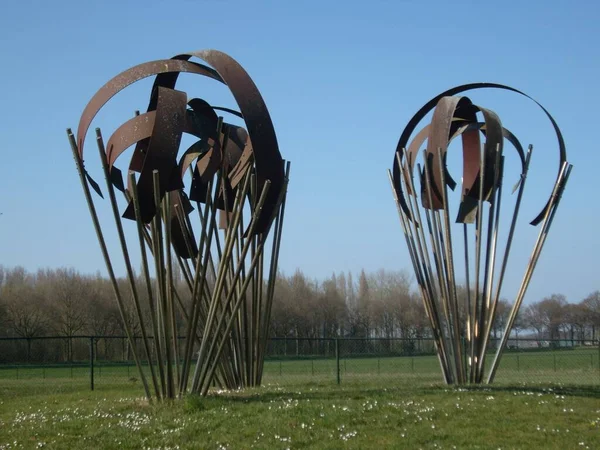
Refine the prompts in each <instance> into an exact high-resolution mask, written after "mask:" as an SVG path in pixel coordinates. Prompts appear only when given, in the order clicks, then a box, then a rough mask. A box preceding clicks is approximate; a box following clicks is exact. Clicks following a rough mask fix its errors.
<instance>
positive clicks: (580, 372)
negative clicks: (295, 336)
mask: <svg viewBox="0 0 600 450" xmlns="http://www.w3.org/2000/svg"><path fill="white" fill-rule="evenodd" d="M488 361H491V358H489V359H488ZM89 370H90V369H89V365H87V364H77V365H73V366H65V365H61V366H31V367H29V366H1V365H0V384H1V383H3V382H6V381H9V380H14V381H18V380H33V379H36V380H39V381H40V382H41V383H44V382H48V383H55V382H57V381H62V382H65V383H82V384H86V383H87V385H89V374H90V372H89ZM138 378H139V377H138V373H137V369H136V368H135V366H133V365H131V364H106V363H101V362H99V363H96V364H95V368H94V382H95V385H97V386H98V385H102V384H114V383H122V384H131V385H133V386H135V385H137V386H139V385H140V383H139V381H138ZM377 380H379V381H381V382H392V383H403V382H404V381H408V382H411V380H415V381H417V380H420V381H427V382H437V381H440V380H441V372H440V367H439V363H438V360H437V357H436V356H433V355H430V356H406V357H364V358H340V381H341V383H344V382H350V381H355V382H360V381H377ZM264 381H265V382H266V383H270V382H277V383H280V384H282V385H286V384H290V385H293V384H304V383H309V382H331V383H334V384H335V383H336V381H337V376H336V360H335V359H333V358H331V359H322V358H320V359H316V358H315V359H295V360H294V359H281V360H268V361H267V362H266V363H265V376H264ZM496 381H498V382H501V383H514V382H540V383H544V382H552V383H576V384H581V385H600V366H599V352H598V349H597V348H589V349H586V348H582V349H575V350H561V351H535V352H519V353H506V354H505V355H504V356H503V358H502V363H501V365H500V369H499V371H498V374H497V376H496Z"/></svg>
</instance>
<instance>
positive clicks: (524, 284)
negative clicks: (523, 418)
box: [487, 161, 573, 383]
mask: <svg viewBox="0 0 600 450" xmlns="http://www.w3.org/2000/svg"><path fill="white" fill-rule="evenodd" d="M572 167H573V166H572V165H570V164H568V163H567V162H566V161H565V163H564V164H563V165H562V167H561V170H560V172H559V176H558V178H557V180H556V183H555V185H554V189H553V191H552V196H551V199H550V202H549V204H548V207H547V209H546V212H545V214H544V219H543V221H542V227H541V229H540V233H539V234H538V238H537V241H536V243H535V246H534V248H533V252H532V254H531V257H530V260H529V264H528V266H527V269H526V271H525V275H524V277H523V280H522V281H521V286H520V288H519V293H518V294H517V298H516V300H515V303H514V304H513V307H512V309H511V312H510V315H509V318H508V321H507V324H506V327H505V330H504V333H503V336H502V340H501V342H500V345H499V346H498V350H497V351H496V355H495V357H494V361H493V363H492V366H491V368H490V373H489V374H488V379H487V383H491V382H492V381H493V380H494V376H495V374H496V371H497V369H498V365H499V364H500V358H501V356H502V353H503V351H504V349H505V347H506V344H507V342H508V337H509V335H510V331H511V329H512V327H513V325H514V321H515V320H516V316H517V313H518V311H519V309H520V307H521V303H522V302H523V298H524V296H525V293H526V291H527V288H528V287H529V282H530V280H531V276H532V275H533V271H534V270H535V267H536V265H537V261H538V259H539V256H540V254H541V251H542V248H543V246H544V243H545V241H546V237H547V235H548V232H549V229H550V227H551V225H552V222H553V219H554V215H555V213H556V209H557V208H558V204H559V202H560V198H561V195H562V192H563V191H564V188H565V186H566V184H567V181H568V179H569V176H570V174H571V169H572Z"/></svg>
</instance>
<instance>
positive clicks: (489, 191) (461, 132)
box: [389, 83, 572, 384]
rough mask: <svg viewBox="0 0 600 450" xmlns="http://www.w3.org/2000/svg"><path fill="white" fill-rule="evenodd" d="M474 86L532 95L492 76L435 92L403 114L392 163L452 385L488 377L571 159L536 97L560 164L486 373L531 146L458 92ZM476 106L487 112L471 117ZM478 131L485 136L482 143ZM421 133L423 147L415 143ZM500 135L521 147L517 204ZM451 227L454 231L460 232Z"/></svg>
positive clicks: (402, 219)
mask: <svg viewBox="0 0 600 450" xmlns="http://www.w3.org/2000/svg"><path fill="white" fill-rule="evenodd" d="M480 88H495V89H504V90H509V91H512V92H516V93H518V94H521V95H524V96H526V97H528V96H527V95H526V94H524V93H522V92H520V91H518V90H516V89H513V88H510V87H508V86H504V85H499V84H493V83H477V84H468V85H462V86H458V87H456V88H453V89H450V90H448V91H446V92H443V93H441V94H440V95H438V96H436V97H435V98H433V99H431V100H430V101H429V102H428V103H427V104H426V105H425V106H423V108H421V109H420V110H419V111H418V112H417V113H416V114H415V115H414V117H413V118H412V119H411V120H410V121H409V123H408V125H407V126H406V128H405V129H404V131H403V132H402V135H401V137H400V141H399V142H398V146H397V149H396V154H395V158H394V166H393V172H391V171H390V172H389V177H390V182H391V184H392V191H393V193H394V198H395V200H396V204H397V207H398V212H399V215H400V222H401V226H402V230H403V233H404V235H405V238H406V244H407V247H408V251H409V254H410V258H411V261H412V264H413V267H414V271H415V275H416V279H417V281H418V285H419V289H420V293H421V296H422V299H423V303H424V305H425V310H426V312H427V315H428V318H429V321H430V325H431V328H432V332H433V336H434V339H435V343H436V348H437V353H438V357H439V362H440V366H441V369H442V373H443V376H444V379H445V381H446V382H447V383H449V384H450V383H457V384H462V383H481V382H483V381H484V380H486V381H487V382H488V383H491V382H492V381H493V380H494V377H495V374H496V371H497V369H498V365H499V363H500V359H501V356H502V353H503V351H504V349H505V347H506V344H507V342H508V338H509V335H510V331H511V329H512V327H513V324H514V322H515V319H516V317H517V313H518V311H519V308H520V307H521V304H522V302H523V298H524V296H525V293H526V291H527V288H528V286H529V283H530V280H531V277H532V274H533V272H534V270H535V267H536V264H537V262H538V259H539V257H540V253H541V251H542V248H543V246H544V243H545V241H546V238H547V236H548V232H549V230H550V227H551V225H552V221H553V219H554V215H555V213H556V209H557V208H558V205H559V202H560V199H561V195H562V192H563V190H564V188H565V185H566V183H567V180H568V178H569V174H570V172H571V168H572V166H571V165H570V164H569V163H567V161H566V150H565V144H564V141H563V137H562V134H561V132H560V130H559V128H558V125H557V124H556V122H555V121H554V119H553V118H552V116H551V115H550V114H549V113H548V111H547V110H546V109H545V108H544V107H543V106H542V105H540V104H539V103H537V102H536V103H537V105H538V106H540V108H542V110H543V111H544V113H545V114H546V115H547V117H548V118H549V119H550V121H551V123H552V126H553V127H554V131H555V133H556V136H557V139H558V145H559V159H560V164H559V171H558V174H557V177H556V181H555V183H554V186H553V189H552V194H551V196H550V198H549V200H548V201H547V203H546V204H545V206H544V207H543V208H542V210H541V212H540V213H539V214H538V215H537V216H536V217H535V219H534V220H533V221H532V222H531V225H537V226H539V227H540V230H539V235H538V238H537V240H536V242H535V244H534V247H533V251H532V253H531V257H530V259H529V263H528V265H527V267H526V270H525V274H524V276H523V279H522V282H521V285H520V288H519V291H518V293H517V296H516V298H515V299H514V302H513V304H512V309H511V311H510V314H509V317H508V320H507V323H506V325H505V329H504V333H503V335H502V339H501V341H500V343H499V344H498V346H497V349H496V354H495V357H494V359H493V362H492V364H491V366H490V367H489V370H487V373H486V367H485V360H486V352H487V350H488V344H489V341H490V334H491V331H492V325H493V323H494V321H495V319H496V313H497V306H498V301H499V299H500V295H501V292H502V285H503V281H504V277H505V273H506V268H507V263H508V259H509V255H510V250H511V245H512V242H513V237H514V233H515V229H516V224H517V218H518V215H519V209H520V206H521V199H522V197H523V192H524V189H525V181H526V178H527V174H528V171H529V162H530V158H531V154H532V146H529V149H528V151H527V152H525V151H524V150H523V147H522V146H521V144H520V142H519V140H518V139H517V138H516V137H515V136H514V135H513V134H512V133H511V132H510V131H509V130H508V129H506V128H504V127H503V125H502V123H501V121H500V118H499V117H498V116H497V115H496V114H495V113H494V112H493V111H491V110H489V109H486V108H482V107H479V106H477V105H474V104H473V103H471V101H470V100H469V98H467V97H460V96H456V94H460V93H461V92H465V91H469V90H473V89H480ZM528 98H530V99H531V97H528ZM531 100H533V99H531ZM534 101H535V100H534ZM431 111H433V115H432V119H431V123H430V124H429V125H427V126H425V127H424V128H423V129H422V130H421V131H420V132H418V133H417V134H416V135H415V136H414V138H413V139H412V141H411V140H410V138H411V136H412V135H413V132H414V130H415V129H416V127H417V126H418V124H419V123H420V122H421V121H422V120H423V119H424V118H425V116H426V115H427V114H428V113H430V112H431ZM478 114H480V115H481V116H482V119H483V120H480V119H479V118H478V117H477V116H478ZM458 137H460V138H461V140H462V151H463V154H462V166H463V173H462V186H461V190H460V199H459V200H458V207H457V208H456V209H455V210H451V204H452V201H451V199H450V198H449V192H448V188H450V189H451V190H454V188H455V186H456V182H455V181H454V179H453V178H452V176H451V174H450V173H449V171H448V168H447V164H446V162H447V160H446V155H447V151H448V147H449V144H450V143H451V142H452V140H453V139H455V138H458ZM482 138H484V141H485V142H484V144H483V145H482V144H481V139H482ZM425 142H426V143H427V145H426V150H424V151H423V152H421V151H420V149H421V147H422V146H423V145H424V144H425ZM505 142H506V143H509V144H510V146H511V147H513V148H514V150H515V151H516V152H517V154H518V157H519V160H520V163H521V173H520V178H519V182H518V183H517V185H516V186H515V187H514V189H513V193H514V192H515V191H516V201H515V203H514V207H512V208H510V209H508V211H506V212H504V213H503V209H502V194H503V182H504V181H505V174H504V143H505ZM419 156H422V162H417V160H418V159H419ZM415 169H416V171H417V172H416V176H415ZM502 214H504V215H505V216H506V215H508V217H509V218H510V226H509V230H508V234H507V238H506V241H505V242H503V243H502V242H499V228H500V225H501V221H500V218H501V216H502ZM509 214H510V215H509ZM454 217H455V220H454V222H455V224H454V225H453V224H451V221H452V220H453V218H454ZM453 231H454V234H453ZM457 231H458V233H459V235H456V232H457ZM500 250H502V252H501V251H500ZM457 253H458V254H457ZM459 265H461V266H462V267H461V272H462V271H464V278H465V285H466V286H465V289H464V291H465V296H464V298H459V295H458V293H457V291H458V287H457V276H456V272H457V269H458V267H459Z"/></svg>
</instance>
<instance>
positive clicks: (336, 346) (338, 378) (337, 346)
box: [335, 338, 341, 385]
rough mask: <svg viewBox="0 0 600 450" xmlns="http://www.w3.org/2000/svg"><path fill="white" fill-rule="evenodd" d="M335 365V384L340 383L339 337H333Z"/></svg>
mask: <svg viewBox="0 0 600 450" xmlns="http://www.w3.org/2000/svg"><path fill="white" fill-rule="evenodd" d="M335 367H336V378H337V384H338V385H339V384H340V383H341V377H340V340H339V338H335Z"/></svg>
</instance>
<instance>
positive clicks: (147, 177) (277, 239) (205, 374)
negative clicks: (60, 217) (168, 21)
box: [67, 50, 290, 399]
mask: <svg viewBox="0 0 600 450" xmlns="http://www.w3.org/2000/svg"><path fill="white" fill-rule="evenodd" d="M192 57H196V58H199V59H201V60H203V61H205V62H206V63H208V64H210V66H212V67H209V66H207V65H204V64H201V63H198V62H194V61H190V59H191V58H192ZM184 72H186V73H192V74H198V75H202V76H205V77H208V78H211V79H213V80H215V81H218V82H220V83H223V84H224V85H226V86H227V87H228V88H229V90H230V91H231V93H232V94H233V97H234V98H235V100H236V102H237V104H238V106H239V111H235V110H231V109H228V108H221V107H216V106H211V105H210V104H209V103H208V102H206V101H205V100H202V99H200V98H193V99H190V100H188V98H187V95H186V94H185V93H184V92H181V91H178V90H176V89H175V85H176V82H177V78H178V75H179V74H180V73H184ZM150 76H156V78H155V80H154V85H153V87H152V93H151V96H150V104H149V106H148V110H147V112H145V113H143V114H139V112H136V114H135V116H134V117H133V118H132V119H130V120H128V121H127V122H125V123H124V124H123V125H121V126H120V127H119V128H118V129H117V130H116V131H115V132H114V133H113V134H112V136H111V137H110V138H109V140H108V142H107V144H106V146H105V145H104V141H103V138H102V134H101V133H100V129H99V128H96V141H97V144H98V150H99V153H100V160H101V162H102V168H103V171H104V175H105V178H106V187H107V191H108V196H109V200H110V205H111V208H112V213H113V216H114V220H115V225H116V231H117V234H118V239H119V243H120V246H121V252H122V256H123V260H124V263H125V267H126V271H127V277H128V280H129V288H130V291H131V292H130V298H131V301H132V303H133V307H134V308H133V310H134V314H133V316H134V317H129V315H128V311H129V308H128V305H127V301H126V300H127V299H126V295H125V293H123V292H122V287H120V285H119V283H118V282H117V278H116V276H115V273H114V270H113V265H112V262H111V257H110V255H109V252H108V249H107V246H106V243H105V238H104V231H103V228H102V226H101V225H100V221H99V219H98V215H97V213H96V208H95V204H94V201H93V199H92V195H91V193H90V187H91V188H92V189H93V190H94V191H95V192H96V193H97V194H98V195H100V196H102V193H101V190H100V187H99V186H98V184H97V183H96V182H94V180H93V179H92V178H91V177H90V175H89V174H88V173H87V171H86V170H85V168H84V164H83V161H84V160H83V152H84V148H85V137H86V134H87V131H88V129H89V127H90V125H91V122H92V120H93V119H94V117H95V116H96V114H97V113H98V111H99V110H100V109H101V108H102V107H103V106H104V105H105V104H106V103H107V102H108V101H109V100H110V99H111V98H112V97H113V96H114V95H116V94H117V93H119V92H120V91H121V90H123V89H124V88H126V87H127V86H129V85H131V84H133V83H135V82H136V81H138V80H141V79H143V78H146V77H150ZM219 112H224V113H227V114H229V115H232V116H233V117H234V118H235V119H237V120H238V121H242V122H243V124H244V127H242V126H236V125H233V124H230V123H227V122H224V120H223V118H222V117H220V116H219V115H218V114H219ZM240 119H241V120H240ZM67 134H68V137H69V140H70V143H71V148H72V151H73V156H74V158H75V161H76V164H77V168H78V171H79V175H80V180H81V184H82V187H83V192H84V195H85V197H86V200H87V203H88V207H89V211H90V215H91V217H92V221H93V224H94V228H95V230H96V234H97V237H98V242H99V243H100V247H101V250H102V254H103V256H104V260H105V263H106V267H107V270H108V273H109V276H110V279H111V281H112V285H113V288H114V293H115V296H116V299H117V302H118V305H119V310H120V312H121V316H122V319H123V323H124V326H125V331H126V333H127V336H128V338H129V343H130V345H131V348H132V350H133V357H134V359H135V363H136V365H137V367H138V369H139V374H140V378H141V380H142V383H143V385H144V389H145V391H146V395H147V397H148V398H151V397H152V396H154V397H156V398H157V399H164V398H173V397H175V396H177V395H179V396H181V395H183V394H184V393H186V392H194V393H200V394H202V395H205V394H206V393H207V392H208V389H209V387H210V386H211V385H213V384H217V385H219V386H222V387H225V388H230V389H231V388H239V387H245V386H253V385H258V384H260V382H261V379H262V374H263V363H264V354H265V348H266V341H267V337H268V330H269V320H270V315H271V304H272V300H273V292H274V283H275V278H276V276H277V263H278V255H279V249H280V243H281V233H282V228H283V217H284V211H285V197H286V192H287V183H288V177H289V169H290V165H289V163H287V164H285V167H284V161H283V160H282V158H281V155H280V153H279V148H278V145H277V139H276V136H275V131H274V129H273V124H272V122H271V118H270V116H269V113H268V111H267V107H266V105H265V103H264V101H263V99H262V97H261V95H260V93H259V91H258V89H257V88H256V86H255V84H254V83H253V81H252V80H251V79H250V77H249V76H248V74H247V73H246V72H245V71H244V69H243V68H242V67H241V66H240V65H239V64H238V63H237V62H236V61H235V60H233V59H232V58H231V57H229V56H228V55H226V54H224V53H222V52H219V51H215V50H205V51H199V52H193V53H188V54H181V55H177V56H175V57H173V58H171V59H167V60H158V61H152V62H148V63H144V64H140V65H137V66H135V67H132V68H131V69H129V70H126V71H124V72H122V73H121V74H119V75H117V76H116V77H114V78H113V79H112V80H110V81H109V82H108V83H107V84H105V85H104V86H103V87H102V88H101V89H100V90H99V91H98V92H97V93H96V94H95V95H94V96H93V98H92V99H91V100H90V102H89V103H88V105H87V106H86V108H85V110H84V112H83V114H82V116H81V119H80V122H79V127H78V129H77V136H76V137H75V136H74V135H73V134H72V132H71V131H70V130H67ZM184 134H188V135H191V136H193V137H195V138H197V140H196V142H194V144H193V145H191V146H190V147H189V148H188V149H187V150H186V151H185V152H184V153H183V154H182V155H181V156H180V157H179V158H178V152H179V148H180V143H181V140H182V136H183V135H184ZM134 145H135V149H134V151H133V156H132V158H131V160H130V162H129V167H128V176H127V186H125V183H124V180H123V178H122V172H121V171H120V170H119V169H118V168H117V167H116V166H115V163H116V162H117V160H118V159H119V157H120V156H121V155H122V154H123V153H124V152H125V150H127V149H128V148H129V147H131V146H134ZM188 173H189V177H186V174H188ZM138 174H139V175H138ZM186 179H187V180H188V184H189V191H188V192H189V196H188V195H186V192H185V191H184V183H185V181H186ZM117 191H120V192H121V193H122V195H123V198H124V201H125V203H126V205H127V206H126V208H125V210H124V213H123V215H122V217H123V218H125V219H130V220H131V221H132V222H131V223H132V224H133V227H132V228H135V230H136V231H137V239H136V242H135V246H136V247H139V251H140V256H141V261H142V272H143V274H142V275H143V280H144V282H143V286H142V287H140V285H137V284H136V279H135V274H134V272H133V269H132V264H131V258H130V248H131V247H132V245H134V243H132V242H128V241H127V240H126V238H125V226H126V223H127V222H126V221H122V219H121V215H120V212H119V211H120V210H119V202H118V200H117ZM192 203H195V205H196V208H197V210H198V215H199V217H198V219H197V222H199V223H198V224H197V225H196V226H194V225H193V221H192V217H191V215H190V214H191V213H192V211H193V209H194V207H193V206H192ZM217 211H218V215H219V217H218V218H217ZM219 230H221V231H219ZM271 230H273V232H272V233H270V231H271ZM221 232H222V233H223V235H222V236H220V233H221ZM269 236H270V238H271V244H270V245H271V251H270V255H269V252H268V251H266V253H267V255H268V256H265V246H266V245H267V238H269ZM148 253H150V255H151V256H152V257H151V258H149V257H148ZM175 264H177V265H178V266H179V268H180V272H181V274H182V276H183V279H184V281H185V286H186V290H187V291H189V292H187V293H184V292H180V289H179V288H178V286H177V285H176V283H175V281H174V266H175ZM151 273H153V275H151ZM141 289H143V291H145V292H144V295H141V292H140V290H141ZM186 295H187V296H189V298H190V300H189V301H188V302H186V301H184V297H185V296H186ZM142 297H146V298H147V300H148V304H147V305H142V302H141V298H142ZM144 307H146V308H147V315H146V316H145V315H144V312H143V308H144ZM177 317H182V318H183V320H184V323H185V330H186V333H185V336H186V338H185V341H182V342H183V346H181V345H180V344H181V343H180V341H179V339H178V336H177V328H178V325H177ZM130 323H135V324H136V325H137V326H138V327H139V330H140V333H141V338H142V339H141V340H142V344H143V356H141V355H140V349H138V348H137V347H136V345H135V343H134V336H133V333H132V327H131V325H130ZM142 359H145V361H142ZM194 359H196V364H195V366H194V364H193V362H194ZM146 364H147V365H148V368H149V373H150V377H151V382H152V387H150V386H149V384H148V382H147V378H146V373H147V371H146V370H145V365H146Z"/></svg>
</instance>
